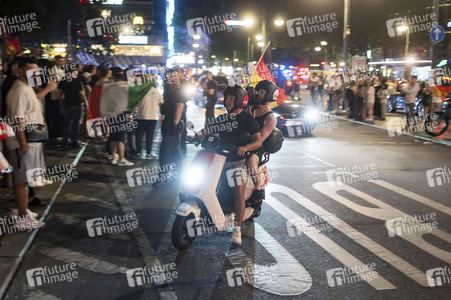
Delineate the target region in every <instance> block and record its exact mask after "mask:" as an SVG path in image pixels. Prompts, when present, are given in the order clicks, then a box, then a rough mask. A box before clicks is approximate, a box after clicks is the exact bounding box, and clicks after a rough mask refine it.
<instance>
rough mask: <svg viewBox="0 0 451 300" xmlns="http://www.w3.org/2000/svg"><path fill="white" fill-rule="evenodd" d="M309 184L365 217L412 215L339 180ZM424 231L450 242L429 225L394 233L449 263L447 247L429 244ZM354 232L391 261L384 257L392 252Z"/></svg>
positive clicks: (366, 244)
mask: <svg viewBox="0 0 451 300" xmlns="http://www.w3.org/2000/svg"><path fill="white" fill-rule="evenodd" d="M313 188H315V189H316V190H317V191H319V192H321V193H323V194H324V195H326V196H329V197H330V198H332V199H334V200H335V201H337V202H339V203H341V204H342V205H344V206H346V207H348V208H350V209H352V210H354V211H355V212H358V213H360V214H362V215H365V216H367V217H370V218H374V219H379V220H383V221H387V220H390V219H395V218H404V217H410V218H412V219H413V216H410V215H409V214H406V213H404V212H402V211H400V210H398V209H396V208H394V207H393V206H390V205H388V204H386V203H385V202H382V201H380V200H378V199H376V198H374V197H372V196H370V195H368V194H365V193H363V192H361V191H359V190H356V189H354V188H352V187H351V186H348V185H346V184H341V185H339V186H333V187H332V186H330V185H329V183H328V182H317V183H315V184H313ZM338 191H346V192H348V193H350V194H353V195H355V196H357V197H359V198H361V199H364V200H365V201H367V202H369V203H371V204H373V205H374V206H376V208H372V207H368V206H363V205H360V204H357V203H356V202H354V201H352V200H349V199H347V198H345V197H343V196H341V195H339V194H338ZM299 203H300V204H302V205H304V206H306V205H305V203H304V202H303V201H302V202H299ZM349 227H350V226H349ZM338 229H339V230H340V228H338ZM349 229H351V230H352V231H356V230H355V229H354V228H352V227H350V228H349ZM349 229H346V231H348V230H349ZM386 230H387V229H386ZM340 231H342V230H340ZM342 232H343V233H345V234H346V232H345V231H342ZM425 234H428V235H435V236H437V237H439V238H440V239H442V240H444V241H446V242H448V243H450V244H451V235H450V234H449V233H446V232H444V231H441V230H439V229H437V228H432V229H431V230H430V231H425V232H421V231H415V232H411V233H409V234H402V235H399V236H397V237H398V238H403V239H405V240H406V241H408V242H410V243H411V244H412V245H414V246H416V247H418V248H420V249H421V250H423V251H426V252H428V253H429V254H431V255H434V256H435V257H437V258H439V259H441V260H443V261H446V262H448V263H450V264H451V253H450V252H449V251H446V250H443V249H440V248H438V247H437V246H435V245H433V244H430V243H428V242H427V241H426V240H424V239H423V235H425ZM358 235H359V236H360V235H361V236H362V237H365V238H366V239H368V240H369V241H371V242H372V243H371V244H368V243H365V245H364V244H362V243H361V241H362V238H361V237H359V238H356V236H355V235H354V234H353V235H352V236H351V235H350V237H351V238H352V239H354V240H355V241H356V242H358V243H360V244H361V245H363V246H364V247H366V248H367V249H368V250H370V251H372V252H373V253H374V254H376V255H378V256H379V257H381V258H382V259H384V260H386V261H387V262H389V263H391V261H395V260H394V257H391V258H390V257H387V255H388V256H390V255H393V253H391V252H389V251H388V250H386V253H384V255H380V254H381V251H380V250H377V251H373V250H374V247H375V245H378V244H376V243H374V241H373V240H371V239H369V238H368V237H366V236H365V235H363V234H361V233H359V234H358ZM390 238H391V237H389V235H388V231H387V239H390ZM393 238H395V237H393ZM396 259H398V258H396ZM393 265H394V264H393ZM394 266H395V265H394ZM400 271H401V270H400ZM411 271H412V270H409V272H405V271H402V272H403V273H404V274H406V275H408V276H409V274H410V272H411ZM420 272H421V271H420ZM418 276H420V275H419V274H418ZM421 277H422V279H423V281H424V280H425V279H426V275H424V273H423V272H421ZM417 282H418V281H417ZM419 283H420V282H419ZM420 284H423V285H425V286H427V283H425V282H422V283H420Z"/></svg>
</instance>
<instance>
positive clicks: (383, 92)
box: [377, 80, 390, 121]
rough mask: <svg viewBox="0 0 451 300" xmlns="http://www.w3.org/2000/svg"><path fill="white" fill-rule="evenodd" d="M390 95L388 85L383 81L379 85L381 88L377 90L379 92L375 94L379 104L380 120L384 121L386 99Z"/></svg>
mask: <svg viewBox="0 0 451 300" xmlns="http://www.w3.org/2000/svg"><path fill="white" fill-rule="evenodd" d="M389 95H390V93H389V89H388V84H387V83H386V82H385V80H383V83H382V85H381V88H380V89H379V92H378V93H377V97H378V98H379V102H380V104H381V120H382V121H385V118H386V115H387V98H388V96H389Z"/></svg>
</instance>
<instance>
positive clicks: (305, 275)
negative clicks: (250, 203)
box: [227, 223, 312, 296]
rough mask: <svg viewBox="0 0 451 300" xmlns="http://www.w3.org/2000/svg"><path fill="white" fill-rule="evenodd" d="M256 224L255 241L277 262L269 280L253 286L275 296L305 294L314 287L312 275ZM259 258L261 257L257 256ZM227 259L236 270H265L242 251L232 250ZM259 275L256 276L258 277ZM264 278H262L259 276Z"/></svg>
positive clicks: (272, 268) (272, 267)
mask: <svg viewBox="0 0 451 300" xmlns="http://www.w3.org/2000/svg"><path fill="white" fill-rule="evenodd" d="M254 224H255V239H256V240H257V242H259V243H260V244H261V245H262V246H263V247H264V248H265V250H266V251H268V252H269V254H271V255H272V256H273V257H274V259H275V260H276V264H275V265H274V266H271V267H270V270H271V271H270V273H272V274H274V276H269V278H268V279H267V280H262V281H258V282H254V283H253V284H252V285H253V286H254V287H256V288H258V289H260V290H263V291H266V292H268V293H271V294H275V295H283V296H295V295H300V294H302V293H305V292H306V291H308V290H309V289H310V287H311V286H312V277H311V276H310V273H309V272H308V271H307V270H306V269H305V268H304V266H303V265H302V264H300V263H299V262H298V261H297V260H296V258H294V257H293V256H292V255H291V254H290V253H289V252H288V251H287V250H286V249H285V248H284V247H283V246H282V245H280V244H279V243H278V242H277V241H276V240H275V239H274V238H273V237H272V236H271V235H270V234H269V233H268V232H267V231H266V230H265V229H264V228H263V227H262V226H261V225H259V224H257V223H254ZM255 257H259V255H255ZM227 258H228V259H229V261H230V263H231V264H232V265H233V266H234V267H235V268H247V269H255V270H258V269H260V270H261V269H264V268H263V267H264V266H261V265H257V264H254V262H253V261H252V259H250V258H249V257H248V256H247V255H246V254H245V253H244V252H243V251H242V250H241V249H239V248H236V249H235V250H231V251H230V252H229V253H228V255H227ZM258 275H259V274H255V276H256V277H257V276H258ZM258 277H262V276H258Z"/></svg>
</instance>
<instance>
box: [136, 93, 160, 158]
mask: <svg viewBox="0 0 451 300" xmlns="http://www.w3.org/2000/svg"><path fill="white" fill-rule="evenodd" d="M162 104H163V97H162V96H161V94H160V93H159V92H158V90H157V89H156V88H155V87H154V86H152V87H151V89H150V90H149V92H148V93H147V95H146V96H145V97H144V99H143V101H142V102H141V104H140V105H139V106H138V112H137V114H136V121H137V122H138V127H137V128H136V150H137V152H138V154H137V156H138V158H142V154H143V153H142V150H143V149H142V148H143V147H142V146H143V137H144V135H145V136H146V152H147V155H146V159H149V160H151V159H155V157H154V156H153V155H152V144H153V136H154V132H155V126H156V125H157V120H158V110H159V107H160V106H161V105H162Z"/></svg>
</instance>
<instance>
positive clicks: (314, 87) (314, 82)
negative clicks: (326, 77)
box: [308, 73, 319, 106]
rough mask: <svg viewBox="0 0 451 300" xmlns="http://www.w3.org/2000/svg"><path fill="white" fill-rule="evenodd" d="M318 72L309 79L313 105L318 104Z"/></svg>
mask: <svg viewBox="0 0 451 300" xmlns="http://www.w3.org/2000/svg"><path fill="white" fill-rule="evenodd" d="M317 75H318V74H317V73H313V74H312V76H310V78H309V80H308V88H309V90H310V96H311V99H312V104H313V106H316V98H317V97H318V87H319V78H318V76H317Z"/></svg>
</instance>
